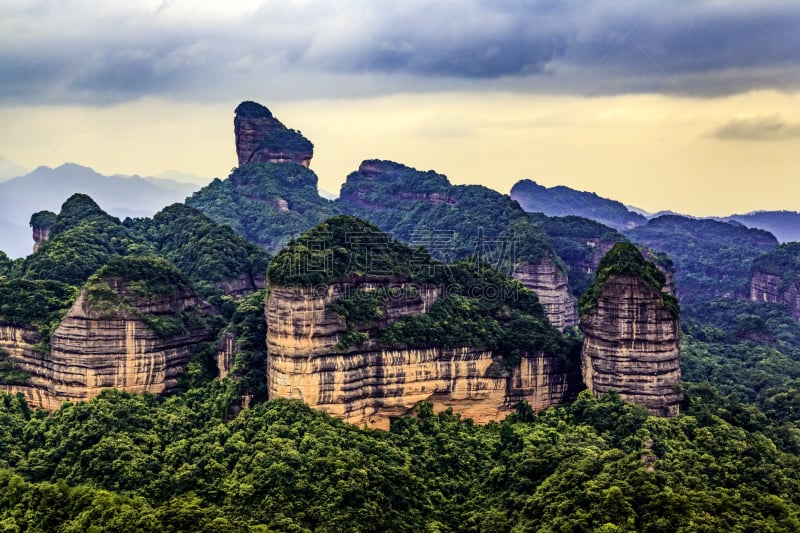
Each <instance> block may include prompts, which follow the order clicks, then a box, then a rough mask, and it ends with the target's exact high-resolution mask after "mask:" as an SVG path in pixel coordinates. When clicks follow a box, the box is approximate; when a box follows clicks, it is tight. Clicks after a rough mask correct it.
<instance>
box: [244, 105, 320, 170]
mask: <svg viewBox="0 0 800 533" xmlns="http://www.w3.org/2000/svg"><path fill="white" fill-rule="evenodd" d="M233 128H234V133H235V135H236V155H237V156H238V157H239V166H240V167H243V166H245V165H250V164H253V163H285V162H292V163H298V164H300V165H303V166H305V167H307V166H309V164H310V163H311V158H312V157H313V156H314V145H313V144H311V141H309V140H308V139H306V138H305V137H303V135H302V134H301V133H300V132H299V131H295V130H293V129H289V128H287V127H286V126H284V125H283V123H281V121H280V120H278V119H277V118H275V117H274V116H272V113H271V112H270V110H269V109H267V108H266V107H264V106H263V105H261V104H258V103H256V102H242V103H241V104H239V106H238V107H237V108H236V117H235V118H234V119H233Z"/></svg>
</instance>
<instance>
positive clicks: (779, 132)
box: [711, 115, 800, 141]
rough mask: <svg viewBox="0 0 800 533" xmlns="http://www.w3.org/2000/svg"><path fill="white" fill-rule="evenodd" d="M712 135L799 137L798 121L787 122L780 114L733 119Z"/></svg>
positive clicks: (759, 138)
mask: <svg viewBox="0 0 800 533" xmlns="http://www.w3.org/2000/svg"><path fill="white" fill-rule="evenodd" d="M711 136H712V137H715V138H717V139H724V140H739V141H745V140H747V141H749V140H757V141H778V140H784V139H792V138H797V137H800V123H788V122H786V120H784V119H783V117H782V116H781V115H762V116H758V117H753V118H747V119H733V120H731V121H729V122H727V123H726V124H723V125H722V126H720V127H719V128H717V129H716V130H714V131H713V132H712V133H711Z"/></svg>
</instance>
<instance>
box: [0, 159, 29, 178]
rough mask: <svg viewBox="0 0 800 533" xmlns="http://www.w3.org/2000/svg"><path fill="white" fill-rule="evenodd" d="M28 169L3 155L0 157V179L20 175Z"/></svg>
mask: <svg viewBox="0 0 800 533" xmlns="http://www.w3.org/2000/svg"><path fill="white" fill-rule="evenodd" d="M26 172H28V169H26V168H25V167H22V166H20V165H18V164H16V163H14V162H13V161H9V160H8V159H6V158H5V157H0V181H6V180H8V179H11V178H16V177H17V176H22V175H23V174H25V173H26Z"/></svg>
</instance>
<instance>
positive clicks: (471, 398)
mask: <svg viewBox="0 0 800 533" xmlns="http://www.w3.org/2000/svg"><path fill="white" fill-rule="evenodd" d="M390 285H394V286H396V287H398V288H400V289H405V288H406V287H407V285H406V284H405V283H403V282H393V284H390ZM383 288H384V289H385V288H386V287H385V286H384V287H383ZM354 289H360V290H379V289H381V287H380V286H378V285H369V284H361V285H358V286H352V285H348V284H344V283H336V284H331V285H329V286H327V287H324V288H318V289H289V288H282V287H273V288H272V289H271V291H270V295H269V298H268V299H267V305H266V316H267V348H268V357H267V385H268V388H269V395H270V398H276V397H283V398H295V399H299V400H302V401H304V402H306V403H307V404H309V405H310V406H312V407H314V408H316V409H320V410H324V411H327V412H329V413H330V414H332V415H334V416H337V417H339V418H342V419H343V420H346V421H348V422H351V423H354V424H358V425H367V426H370V427H378V428H384V429H386V428H388V427H389V419H390V417H393V416H400V415H403V414H408V413H409V412H410V411H411V410H412V409H413V408H414V406H415V405H416V404H417V403H419V402H420V401H423V400H428V401H431V402H432V403H433V404H434V408H435V409H436V410H444V409H446V408H448V407H452V408H453V410H454V411H456V412H459V413H461V414H462V415H464V416H465V417H469V418H472V419H473V420H475V422H477V423H486V422H489V421H491V420H500V419H502V418H505V416H507V415H508V414H509V413H510V412H511V410H512V409H513V408H514V406H515V405H516V404H517V402H519V401H521V400H526V401H528V403H529V404H530V405H531V406H532V407H533V408H534V409H535V410H540V409H543V408H545V407H548V406H550V405H553V404H557V403H562V402H564V401H567V400H569V399H571V398H572V397H574V395H575V394H576V393H577V391H578V389H579V388H580V383H579V379H580V378H579V376H577V375H576V374H575V373H573V374H570V373H569V371H568V368H567V364H566V363H565V362H563V361H562V360H560V359H558V358H556V357H552V356H549V355H546V354H543V353H536V354H530V355H525V356H524V357H523V359H522V362H521V363H520V364H518V365H516V366H515V367H514V368H513V369H512V370H511V371H508V370H507V369H506V368H505V366H504V365H503V362H502V360H501V358H499V357H497V356H496V355H495V354H493V353H492V352H491V351H488V350H483V349H480V348H474V347H466V346H465V347H457V348H426V349H412V348H386V347H382V346H379V345H377V343H375V342H374V341H369V342H367V343H365V344H364V345H361V346H355V347H349V348H341V347H340V345H339V342H340V341H341V339H342V337H343V336H344V334H345V332H346V331H347V327H346V325H345V323H344V321H343V320H342V319H341V318H340V317H338V316H337V315H335V314H333V313H331V312H329V311H327V310H326V307H327V306H328V305H329V304H330V303H332V302H334V301H336V300H337V299H338V298H340V297H341V295H342V294H344V293H346V292H347V291H348V290H354ZM401 292H403V291H401ZM405 292H408V291H405ZM411 293H412V295H411V296H408V297H399V298H390V299H389V300H387V301H386V302H385V304H384V306H383V316H382V320H381V321H379V323H378V324H377V325H375V327H382V326H384V325H386V324H389V323H391V322H393V321H395V320H398V319H400V318H402V317H404V316H407V315H411V314H418V313H423V312H426V311H427V309H429V308H430V306H431V305H433V303H434V302H435V301H436V299H438V298H439V296H440V292H439V289H437V288H436V287H433V286H427V287H420V288H418V290H415V291H411Z"/></svg>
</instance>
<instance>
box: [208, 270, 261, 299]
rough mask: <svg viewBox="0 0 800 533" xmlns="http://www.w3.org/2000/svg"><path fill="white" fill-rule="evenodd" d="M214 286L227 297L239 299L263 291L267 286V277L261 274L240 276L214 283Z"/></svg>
mask: <svg viewBox="0 0 800 533" xmlns="http://www.w3.org/2000/svg"><path fill="white" fill-rule="evenodd" d="M214 286H215V287H216V288H218V289H219V290H221V291H222V292H224V293H225V294H227V295H228V296H232V297H234V298H241V297H243V296H247V295H248V294H252V293H254V292H255V291H260V290H261V289H264V288H265V287H266V286H267V277H266V276H265V275H263V274H258V275H254V276H251V275H248V274H242V275H241V276H239V277H238V278H236V279H231V280H228V281H221V282H218V283H215V284H214Z"/></svg>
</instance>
